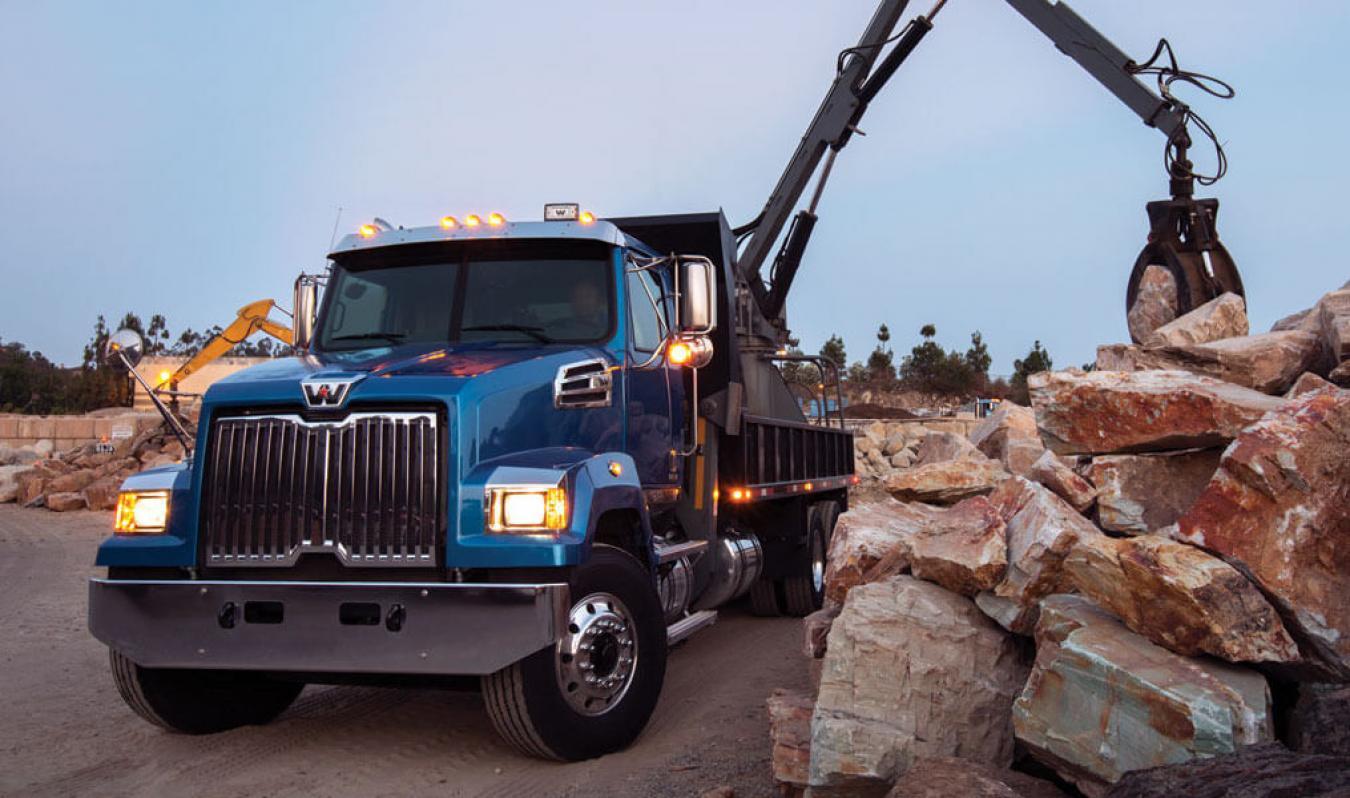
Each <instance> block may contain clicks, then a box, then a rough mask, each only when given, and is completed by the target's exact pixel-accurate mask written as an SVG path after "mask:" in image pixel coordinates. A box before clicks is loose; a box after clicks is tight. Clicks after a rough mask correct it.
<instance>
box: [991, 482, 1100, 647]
mask: <svg viewBox="0 0 1350 798" xmlns="http://www.w3.org/2000/svg"><path fill="white" fill-rule="evenodd" d="M989 501H990V503H991V504H992V505H993V506H994V507H995V508H996V510H997V512H998V514H999V516H1000V517H1001V518H1003V519H1004V522H1005V524H1006V529H1005V535H1006V536H1007V540H1008V567H1007V571H1006V572H1005V574H1004V577H1003V581H1001V582H999V583H998V585H996V586H995V587H994V590H993V591H992V595H990V594H988V593H982V594H980V596H979V597H977V600H976V601H977V604H978V605H979V607H980V609H981V610H984V611H985V613H986V614H987V615H989V616H990V617H991V618H993V619H994V620H995V621H997V622H998V623H999V624H1000V625H1001V626H1003V627H1004V628H1005V629H1007V630H1008V631H1010V632H1016V633H1018V634H1030V633H1031V632H1032V630H1033V629H1034V628H1035V625H1036V613H1037V607H1038V606H1039V603H1040V600H1041V599H1042V598H1044V597H1045V596H1048V595H1051V594H1052V593H1063V592H1067V591H1068V590H1070V589H1071V588H1072V582H1071V581H1070V579H1069V576H1068V574H1067V573H1065V571H1064V558H1065V557H1067V556H1068V554H1069V552H1070V550H1072V549H1073V547H1074V546H1075V545H1076V544H1077V543H1078V541H1079V539H1080V538H1083V537H1096V536H1100V535H1101V532H1099V531H1098V530H1097V528H1096V527H1095V526H1093V525H1092V523H1091V522H1089V521H1088V520H1087V519H1085V518H1083V516H1081V515H1079V514H1078V511H1076V510H1074V509H1073V508H1072V507H1070V506H1069V505H1068V504H1067V503H1065V501H1064V500H1063V499H1061V498H1059V497H1058V496H1056V495H1055V494H1053V493H1051V492H1050V491H1048V490H1046V489H1045V488H1043V487H1041V486H1040V485H1037V484H1035V483H1033V482H1029V481H1027V480H1025V479H1022V478H1021V477H1013V478H1012V479H1010V480H1008V481H1007V482H1004V483H1003V484H1002V485H1000V486H999V488H998V490H996V491H995V492H994V493H993V494H991V495H990V496H989Z"/></svg>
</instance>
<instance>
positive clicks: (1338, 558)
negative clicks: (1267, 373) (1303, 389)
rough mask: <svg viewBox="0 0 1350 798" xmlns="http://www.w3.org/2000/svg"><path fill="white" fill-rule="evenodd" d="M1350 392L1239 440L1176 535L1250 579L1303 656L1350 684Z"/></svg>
mask: <svg viewBox="0 0 1350 798" xmlns="http://www.w3.org/2000/svg"><path fill="white" fill-rule="evenodd" d="M1348 452H1350V391H1342V390H1335V389H1326V390H1322V391H1314V392H1312V393H1308V394H1304V395H1303V396H1300V397H1297V398H1295V399H1291V400H1288V401H1287V402H1285V403H1284V404H1283V405H1282V406H1281V407H1279V408H1277V409H1276V410H1274V411H1272V412H1271V413H1269V414H1267V415H1266V416H1265V417H1264V418H1262V419H1260V420H1259V421H1258V422H1257V423H1255V424H1253V425H1251V426H1250V427H1249V428H1248V429H1246V430H1245V431H1243V433H1242V434H1241V435H1240V436H1238V438H1237V440H1235V441H1234V442H1233V444H1232V445H1231V446H1229V447H1228V449H1227V450H1225V451H1224V454H1223V459H1222V460H1221V461H1220V466H1219V470H1218V473H1216V474H1215V475H1214V479H1213V480H1212V481H1211V482H1210V484H1209V486H1208V487H1207V488H1206V489H1205V491H1204V492H1203V493H1201V494H1200V496H1199V498H1197V499H1196V501H1195V503H1194V504H1193V505H1192V506H1191V508H1190V510H1188V511H1187V512H1186V513H1185V514H1184V515H1183V516H1182V517H1181V518H1180V520H1179V521H1178V522H1177V523H1178V526H1177V533H1176V534H1177V535H1178V536H1179V537H1180V538H1181V539H1182V540H1184V541H1186V542H1189V543H1193V544H1195V545H1198V546H1201V547H1203V548H1205V549H1207V550H1209V551H1211V552H1213V553H1215V554H1217V555H1219V556H1221V557H1223V558H1224V559H1225V560H1227V561H1228V562H1230V563H1232V564H1233V565H1234V566H1236V567H1237V568H1239V569H1240V570H1242V571H1243V572H1244V573H1246V574H1248V575H1249V576H1250V577H1251V578H1253V579H1254V580H1255V581H1256V582H1257V584H1258V585H1259V586H1260V587H1261V589H1262V591H1263V592H1264V593H1265V594H1266V595H1267V596H1268V597H1270V598H1271V600H1272V601H1274V602H1275V605H1276V607H1277V609H1279V610H1280V612H1281V614H1282V615H1283V617H1284V620H1285V625H1286V626H1287V627H1288V628H1289V630H1290V632H1291V633H1293V635H1294V637H1295V638H1296V639H1297V640H1298V641H1299V643H1300V645H1301V646H1304V647H1305V651H1304V654H1305V656H1307V655H1308V654H1310V653H1312V654H1313V655H1314V656H1315V658H1316V659H1318V660H1320V661H1321V662H1323V663H1324V664H1325V665H1326V666H1328V667H1329V668H1330V670H1331V673H1332V674H1333V675H1334V676H1335V678H1337V679H1341V680H1350V600H1347V596H1350V456H1347V453H1348Z"/></svg>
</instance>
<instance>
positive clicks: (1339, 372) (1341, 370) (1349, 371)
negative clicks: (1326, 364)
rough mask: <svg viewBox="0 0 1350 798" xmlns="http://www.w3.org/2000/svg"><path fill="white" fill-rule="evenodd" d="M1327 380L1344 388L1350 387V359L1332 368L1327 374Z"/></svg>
mask: <svg viewBox="0 0 1350 798" xmlns="http://www.w3.org/2000/svg"><path fill="white" fill-rule="evenodd" d="M1327 380H1328V381H1329V382H1331V383H1332V384H1333V385H1339V386H1341V387H1342V388H1350V360H1347V361H1345V362H1344V363H1342V364H1341V365H1339V366H1337V367H1336V368H1334V369H1332V370H1331V371H1330V372H1329V373H1328V374H1327Z"/></svg>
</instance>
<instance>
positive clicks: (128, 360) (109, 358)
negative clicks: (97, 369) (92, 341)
mask: <svg viewBox="0 0 1350 798" xmlns="http://www.w3.org/2000/svg"><path fill="white" fill-rule="evenodd" d="M144 355H145V339H143V338H141V334H140V333H138V332H136V331H135V330H127V329H121V330H118V331H117V332H115V333H113V334H112V335H110V336H108V340H107V341H106V342H105V343H104V344H103V362H104V363H106V364H108V365H109V366H114V367H118V368H127V369H135V368H136V366H137V364H139V363H140V362H141V357H142V356H144Z"/></svg>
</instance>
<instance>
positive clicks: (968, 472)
mask: <svg viewBox="0 0 1350 798" xmlns="http://www.w3.org/2000/svg"><path fill="white" fill-rule="evenodd" d="M1007 478H1008V472H1007V471H1005V470H1003V466H1002V465H1000V464H998V463H996V462H994V461H993V460H989V459H988V458H984V459H981V460H974V459H970V460H948V461H946V462H942V463H930V464H928V465H921V466H918V467H917V468H909V469H906V470H904V471H896V472H894V473H891V474H887V475H886V476H885V477H884V478H883V479H882V481H881V486H882V488H884V489H885V491H886V492H887V493H889V494H891V495H892V496H894V497H895V498H897V499H899V500H900V501H903V502H927V503H929V504H955V503H957V502H959V501H961V500H962V499H968V498H970V497H972V496H982V495H984V494H986V493H988V492H990V491H991V490H993V489H994V487H995V486H996V485H998V484H999V483H1000V482H1002V481H1003V480H1005V479H1007Z"/></svg>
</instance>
